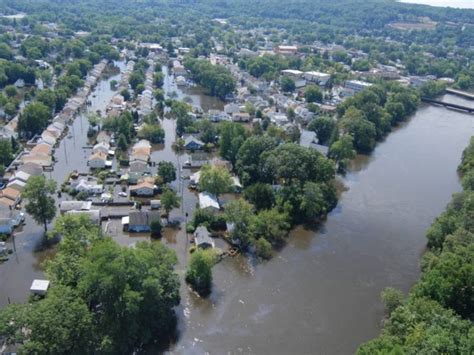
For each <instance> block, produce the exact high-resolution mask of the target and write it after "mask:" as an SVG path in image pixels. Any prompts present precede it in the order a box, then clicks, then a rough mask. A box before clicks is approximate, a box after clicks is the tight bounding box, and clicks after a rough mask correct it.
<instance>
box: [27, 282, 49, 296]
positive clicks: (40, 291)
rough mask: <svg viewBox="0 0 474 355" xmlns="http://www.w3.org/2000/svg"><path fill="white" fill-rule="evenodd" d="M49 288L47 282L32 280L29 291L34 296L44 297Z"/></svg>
mask: <svg viewBox="0 0 474 355" xmlns="http://www.w3.org/2000/svg"><path fill="white" fill-rule="evenodd" d="M48 288H49V280H33V282H32V284H31V287H30V291H31V293H32V294H34V295H40V296H44V295H46V292H47V291H48Z"/></svg>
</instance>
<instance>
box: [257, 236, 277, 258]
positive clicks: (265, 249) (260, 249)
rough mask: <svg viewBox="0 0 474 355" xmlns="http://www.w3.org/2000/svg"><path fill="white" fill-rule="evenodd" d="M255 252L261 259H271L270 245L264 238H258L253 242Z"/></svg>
mask: <svg viewBox="0 0 474 355" xmlns="http://www.w3.org/2000/svg"><path fill="white" fill-rule="evenodd" d="M255 247H256V252H257V255H258V256H259V257H261V258H262V259H271V257H272V250H273V248H272V245H271V244H270V242H269V241H268V240H266V239H265V238H260V239H259V240H257V242H256V243H255Z"/></svg>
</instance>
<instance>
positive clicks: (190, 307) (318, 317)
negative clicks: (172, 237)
mask: <svg viewBox="0 0 474 355" xmlns="http://www.w3.org/2000/svg"><path fill="white" fill-rule="evenodd" d="M446 99H449V100H454V101H456V102H462V103H465V104H468V105H469V104H470V105H472V104H473V102H469V101H465V100H463V99H460V98H457V97H452V96H449V97H447V98H446ZM473 133H474V116H472V115H468V114H464V113H460V112H457V111H451V110H446V109H444V108H440V107H434V106H422V107H421V108H420V109H419V110H418V112H417V113H416V114H415V115H414V117H413V118H412V119H411V120H410V121H409V122H407V123H405V124H403V125H402V126H400V127H399V128H397V129H396V130H395V131H394V132H393V133H392V134H390V135H389V136H388V137H387V139H386V140H385V141H384V142H381V143H379V144H378V146H377V148H376V149H375V151H374V152H373V154H372V155H371V156H370V157H364V156H361V157H358V159H357V160H356V161H355V163H354V166H353V168H352V170H351V171H350V172H349V173H348V174H347V176H346V177H345V178H344V184H345V185H346V187H347V189H348V190H347V191H346V192H344V193H343V194H342V196H341V199H340V201H339V204H338V206H337V207H336V209H335V210H334V211H333V212H331V213H330V215H329V216H328V218H327V221H326V222H325V223H324V224H323V225H322V226H321V227H320V228H319V230H317V231H311V230H305V229H304V228H302V227H299V228H297V229H295V230H294V231H293V232H292V233H291V236H290V238H289V240H288V244H287V245H286V246H285V247H284V248H283V249H282V250H281V251H280V252H279V253H277V254H276V256H275V257H274V258H273V259H272V260H270V261H269V262H264V263H254V262H252V261H251V260H248V259H246V258H244V257H237V258H227V259H225V260H224V261H223V262H221V263H219V264H217V265H216V266H215V267H214V282H213V292H212V294H211V295H210V297H209V298H208V299H205V300H203V299H200V298H198V297H196V295H195V294H194V293H191V292H190V291H189V290H188V289H187V288H186V287H185V286H183V290H182V305H181V307H180V309H179V310H178V311H179V315H180V322H179V328H180V337H179V340H178V341H177V343H176V344H175V345H174V346H173V347H172V348H171V352H173V353H185V354H203V353H211V354H213V353H215V354H222V353H229V354H235V353H246V354H248V353H253V354H309V353H313V354H352V353H354V352H355V350H356V349H357V346H358V345H359V344H360V343H362V342H364V341H367V340H369V339H371V338H373V337H375V336H377V335H378V334H379V332H380V328H381V320H382V317H383V308H382V304H381V301H380V292H381V291H382V290H383V288H385V287H387V286H393V287H397V288H400V289H402V290H403V291H404V292H407V291H408V290H409V289H410V287H411V286H412V285H413V283H414V282H415V281H416V280H417V279H418V278H419V261H420V257H421V255H422V253H423V251H424V250H425V245H426V239H425V231H426V229H427V228H428V226H429V225H430V224H431V223H432V221H433V219H434V218H435V217H436V216H437V215H438V214H439V213H440V212H441V211H443V209H444V207H445V205H446V204H447V203H448V202H449V200H450V198H451V194H452V193H454V192H456V191H459V190H460V184H459V179H458V175H457V173H456V167H457V165H458V164H459V161H460V158H461V153H462V150H463V149H464V148H465V147H466V146H467V144H468V141H469V138H470V136H471V135H472V134H473ZM182 237H183V238H182V239H185V237H184V235H183V236H182ZM176 239H177V240H180V236H179V235H178V236H177V238H176ZM182 265H183V264H182V263H181V264H180V266H181V267H183V266H182ZM181 271H182V270H181Z"/></svg>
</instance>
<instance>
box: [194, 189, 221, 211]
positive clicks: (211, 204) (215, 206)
mask: <svg viewBox="0 0 474 355" xmlns="http://www.w3.org/2000/svg"><path fill="white" fill-rule="evenodd" d="M198 198H199V208H200V209H209V210H211V211H219V209H220V206H219V202H218V201H217V198H216V197H215V196H213V195H211V194H209V193H207V192H201V193H200V194H199V196H198Z"/></svg>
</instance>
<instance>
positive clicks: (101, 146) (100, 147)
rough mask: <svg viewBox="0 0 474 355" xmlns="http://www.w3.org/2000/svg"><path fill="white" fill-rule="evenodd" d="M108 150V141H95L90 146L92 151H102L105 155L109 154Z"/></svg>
mask: <svg viewBox="0 0 474 355" xmlns="http://www.w3.org/2000/svg"><path fill="white" fill-rule="evenodd" d="M109 150H110V145H109V143H104V142H101V143H97V144H96V145H95V146H94V147H93V148H92V153H94V154H95V153H103V154H105V155H108V154H109Z"/></svg>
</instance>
